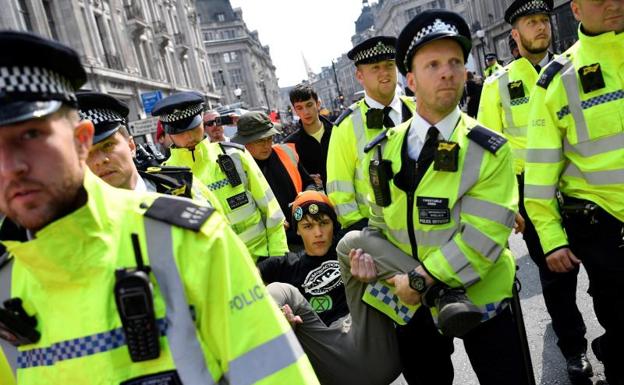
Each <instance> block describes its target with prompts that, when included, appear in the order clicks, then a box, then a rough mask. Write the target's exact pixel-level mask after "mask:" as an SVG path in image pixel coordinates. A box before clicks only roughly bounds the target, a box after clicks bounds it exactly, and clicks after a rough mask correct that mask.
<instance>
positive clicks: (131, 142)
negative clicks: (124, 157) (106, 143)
mask: <svg viewBox="0 0 624 385" xmlns="http://www.w3.org/2000/svg"><path fill="white" fill-rule="evenodd" d="M128 147H130V153H131V154H132V157H133V158H134V157H135V156H136V143H134V138H133V137H131V136H129V137H128Z"/></svg>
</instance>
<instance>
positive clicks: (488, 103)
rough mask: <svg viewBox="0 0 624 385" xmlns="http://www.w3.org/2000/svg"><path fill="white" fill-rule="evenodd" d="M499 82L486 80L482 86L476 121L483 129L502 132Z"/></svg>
mask: <svg viewBox="0 0 624 385" xmlns="http://www.w3.org/2000/svg"><path fill="white" fill-rule="evenodd" d="M498 82H499V80H492V79H490V80H488V81H486V82H485V84H484V85H483V91H481V99H480V100H479V113H478V115H477V120H478V121H479V123H481V124H482V125H484V126H485V127H487V128H489V129H491V130H494V131H497V132H501V133H502V132H503V121H502V118H501V101H500V95H499V93H498Z"/></svg>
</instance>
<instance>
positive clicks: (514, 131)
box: [504, 126, 527, 137]
mask: <svg viewBox="0 0 624 385" xmlns="http://www.w3.org/2000/svg"><path fill="white" fill-rule="evenodd" d="M504 132H505V134H507V135H510V136H522V137H525V136H527V126H518V127H505V130H504Z"/></svg>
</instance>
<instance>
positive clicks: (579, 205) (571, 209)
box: [557, 191, 624, 229]
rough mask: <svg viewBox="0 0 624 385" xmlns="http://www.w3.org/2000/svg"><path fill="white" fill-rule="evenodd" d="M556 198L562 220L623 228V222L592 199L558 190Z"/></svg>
mask: <svg viewBox="0 0 624 385" xmlns="http://www.w3.org/2000/svg"><path fill="white" fill-rule="evenodd" d="M557 200H558V201H559V211H560V212H561V216H562V217H563V219H564V220H568V221H581V222H585V223H586V224H590V225H602V226H607V227H611V226H614V227H620V228H622V229H624V223H623V222H621V221H620V220H618V219H617V218H615V217H614V216H613V215H611V214H609V213H608V212H607V211H606V210H605V209H603V208H602V207H600V206H599V205H597V204H596V203H594V202H592V201H589V200H587V199H579V198H573V197H569V196H566V195H563V194H561V193H560V192H558V191H557Z"/></svg>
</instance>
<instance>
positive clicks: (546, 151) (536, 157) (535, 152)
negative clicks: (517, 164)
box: [526, 148, 563, 163]
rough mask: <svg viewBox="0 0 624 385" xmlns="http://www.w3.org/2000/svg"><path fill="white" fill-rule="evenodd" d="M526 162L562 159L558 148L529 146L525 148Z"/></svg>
mask: <svg viewBox="0 0 624 385" xmlns="http://www.w3.org/2000/svg"><path fill="white" fill-rule="evenodd" d="M526 160H527V162H530V163H559V162H561V161H562V160H563V152H562V151H561V149H560V148H531V149H528V150H527V157H526Z"/></svg>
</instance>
